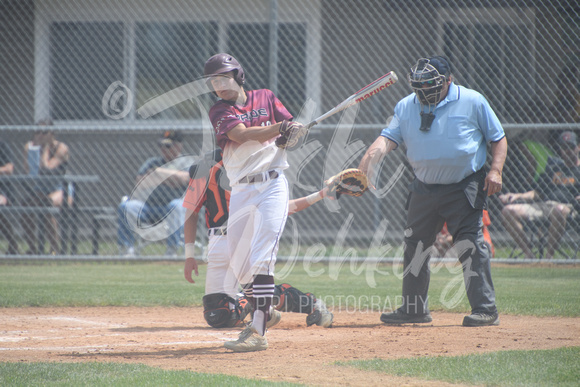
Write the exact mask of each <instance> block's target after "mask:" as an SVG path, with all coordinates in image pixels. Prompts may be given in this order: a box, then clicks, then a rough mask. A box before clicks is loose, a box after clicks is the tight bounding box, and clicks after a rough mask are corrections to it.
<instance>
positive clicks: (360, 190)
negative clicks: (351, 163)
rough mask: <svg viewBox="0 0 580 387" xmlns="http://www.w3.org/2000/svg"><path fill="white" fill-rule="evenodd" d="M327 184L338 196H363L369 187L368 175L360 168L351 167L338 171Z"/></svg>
mask: <svg viewBox="0 0 580 387" xmlns="http://www.w3.org/2000/svg"><path fill="white" fill-rule="evenodd" d="M325 184H326V185H327V186H328V187H329V188H330V192H336V197H337V198H339V197H340V195H342V194H345V195H350V196H362V194H364V193H365V191H366V190H367V189H368V188H369V180H368V178H367V175H365V173H364V172H363V171H361V170H360V169H356V168H349V169H345V170H344V171H342V172H339V173H337V174H336V175H334V176H332V177H331V178H330V179H328V180H326V182H325Z"/></svg>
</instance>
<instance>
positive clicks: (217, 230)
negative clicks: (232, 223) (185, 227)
mask: <svg viewBox="0 0 580 387" xmlns="http://www.w3.org/2000/svg"><path fill="white" fill-rule="evenodd" d="M227 234H228V229H227V228H226V227H214V228H210V229H208V230H207V236H212V235H227Z"/></svg>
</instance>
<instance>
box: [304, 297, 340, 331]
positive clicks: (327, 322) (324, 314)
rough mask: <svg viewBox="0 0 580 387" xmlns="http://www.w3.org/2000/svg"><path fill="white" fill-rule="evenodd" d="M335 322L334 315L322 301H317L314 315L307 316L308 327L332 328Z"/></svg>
mask: <svg viewBox="0 0 580 387" xmlns="http://www.w3.org/2000/svg"><path fill="white" fill-rule="evenodd" d="M333 321H334V315H333V314H332V313H330V312H329V310H328V309H327V308H326V305H324V302H322V300H316V302H315V303H314V308H313V311H312V313H310V314H309V315H308V316H306V326H311V325H314V324H316V325H318V326H320V327H323V328H330V327H331V326H332V322H333Z"/></svg>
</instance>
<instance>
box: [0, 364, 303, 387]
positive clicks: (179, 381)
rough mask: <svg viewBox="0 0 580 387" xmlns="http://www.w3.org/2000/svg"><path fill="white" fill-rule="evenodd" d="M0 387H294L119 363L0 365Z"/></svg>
mask: <svg viewBox="0 0 580 387" xmlns="http://www.w3.org/2000/svg"><path fill="white" fill-rule="evenodd" d="M0 385H1V386H14V387H16V386H23V387H24V386H115V387H123V386H127V387H133V386H141V387H148V386H151V387H157V386H216V387H221V386H281V387H282V386H295V385H296V384H290V383H273V382H268V381H261V380H253V379H244V378H239V377H236V376H228V375H212V374H203V373H197V372H191V371H171V370H163V369H160V368H154V367H149V366H146V365H142V364H122V363H96V362H89V363H0Z"/></svg>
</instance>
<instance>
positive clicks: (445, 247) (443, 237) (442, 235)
mask: <svg viewBox="0 0 580 387" xmlns="http://www.w3.org/2000/svg"><path fill="white" fill-rule="evenodd" d="M489 225H491V219H490V217H489V212H487V210H483V238H484V239H485V243H487V247H488V249H489V251H490V253H491V257H492V258H493V257H495V247H494V245H493V242H492V240H491V235H490V233H489V229H488V227H489ZM452 246H453V236H452V235H451V234H449V231H448V230H447V223H445V224H444V225H443V229H442V230H441V232H439V234H437V237H436V239H435V243H433V247H434V248H435V251H436V253H437V256H438V257H444V256H445V254H446V253H447V252H449V250H450V249H451V247H452Z"/></svg>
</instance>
